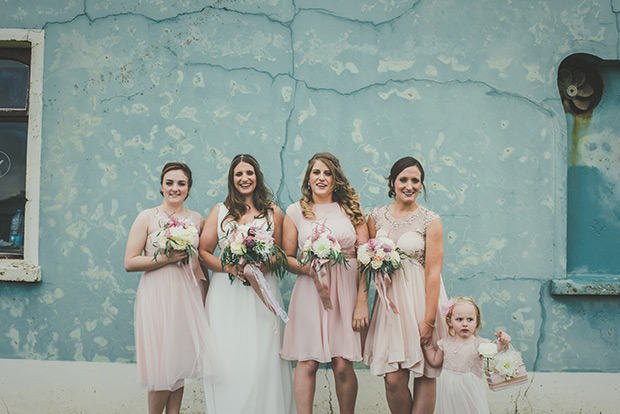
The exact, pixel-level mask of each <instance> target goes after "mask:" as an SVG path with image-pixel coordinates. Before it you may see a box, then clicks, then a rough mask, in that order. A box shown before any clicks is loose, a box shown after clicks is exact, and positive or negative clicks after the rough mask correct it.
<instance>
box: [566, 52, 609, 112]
mask: <svg viewBox="0 0 620 414" xmlns="http://www.w3.org/2000/svg"><path fill="white" fill-rule="evenodd" d="M558 90H559V92H560V96H561V98H562V105H563V106H564V112H566V113H570V114H573V115H582V114H586V113H589V112H592V110H593V109H594V108H595V107H596V105H598V103H599V102H600V101H601V97H602V96H603V79H602V77H601V74H600V73H599V71H598V68H597V65H596V62H595V61H594V60H593V59H587V58H584V57H581V56H579V55H573V56H569V57H567V58H566V59H565V60H564V61H563V62H562V63H561V64H560V68H559V70H558Z"/></svg>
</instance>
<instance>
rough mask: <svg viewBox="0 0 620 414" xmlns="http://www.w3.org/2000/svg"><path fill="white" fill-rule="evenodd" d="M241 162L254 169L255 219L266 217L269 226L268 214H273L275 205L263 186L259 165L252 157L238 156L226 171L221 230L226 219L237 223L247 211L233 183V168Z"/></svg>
mask: <svg viewBox="0 0 620 414" xmlns="http://www.w3.org/2000/svg"><path fill="white" fill-rule="evenodd" d="M242 162H245V163H248V164H250V165H251V166H252V168H254V175H255V176H256V187H255V188H254V192H253V193H252V203H254V207H255V208H256V210H258V215H257V216H256V217H255V218H262V217H266V218H267V223H268V224H269V225H271V221H270V218H269V213H270V212H271V213H273V204H275V201H274V197H273V194H272V193H271V190H269V188H268V187H267V186H266V185H265V178H264V176H263V172H262V171H261V170H260V165H259V164H258V161H256V159H255V158H254V157H253V156H251V155H249V154H238V155H236V156H235V158H233V160H232V161H231V163H230V168H229V169H228V195H227V196H226V200H225V201H224V205H225V206H226V208H227V209H228V213H226V216H225V217H224V220H222V224H221V226H222V230H224V227H223V225H224V222H225V221H226V220H227V219H232V220H234V221H239V219H241V217H243V215H244V214H245V212H246V211H247V209H248V207H247V206H246V204H245V199H244V198H243V196H242V195H241V194H240V193H239V191H238V190H237V187H235V181H234V178H235V177H234V176H235V168H236V167H237V165H239V164H240V163H242Z"/></svg>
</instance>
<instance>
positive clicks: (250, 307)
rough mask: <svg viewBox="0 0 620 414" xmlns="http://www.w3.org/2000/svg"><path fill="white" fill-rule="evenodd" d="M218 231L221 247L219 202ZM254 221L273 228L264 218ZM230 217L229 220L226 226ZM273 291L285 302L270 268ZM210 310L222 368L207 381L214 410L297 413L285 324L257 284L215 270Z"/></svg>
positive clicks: (213, 413) (221, 413)
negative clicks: (286, 358) (286, 357)
mask: <svg viewBox="0 0 620 414" xmlns="http://www.w3.org/2000/svg"><path fill="white" fill-rule="evenodd" d="M218 206H219V214H218V223H217V231H218V238H219V240H220V242H219V244H218V245H219V248H220V251H221V250H222V249H223V248H224V245H223V243H222V242H223V241H224V239H223V238H224V236H225V234H226V231H223V230H222V227H221V223H222V220H223V219H224V217H225V216H226V213H227V212H228V209H227V208H226V206H224V204H221V203H220V204H218ZM251 224H252V225H255V226H262V227H263V228H264V229H267V228H268V223H267V220H266V219H265V218H260V219H255V220H254V221H253V222H252V223H251ZM230 227H231V222H230V221H227V222H226V223H225V224H224V229H225V230H226V229H228V228H230ZM265 279H266V280H267V282H268V283H269V285H270V288H271V291H272V293H273V295H274V296H275V297H276V299H277V300H278V301H279V302H280V305H282V297H281V295H280V289H279V287H278V281H277V279H276V276H275V275H274V274H272V273H265ZM206 314H207V318H208V322H209V325H210V327H211V330H212V332H213V335H214V341H215V345H216V350H217V355H218V358H219V360H218V367H219V368H220V370H221V372H220V373H219V375H218V380H217V381H214V382H212V383H205V398H206V406H207V413H209V414H246V413H282V414H289V413H295V402H294V400H293V389H292V372H291V364H290V362H288V361H284V360H283V359H282V358H280V354H279V351H280V347H281V346H282V332H283V323H282V320H281V319H280V317H278V316H276V315H274V314H273V313H272V312H271V311H269V309H267V307H266V306H265V304H264V303H263V302H262V301H261V300H260V298H259V297H258V296H257V295H256V293H255V292H254V290H253V289H252V287H250V286H244V285H243V284H242V283H241V282H240V281H239V280H237V279H235V280H234V282H233V283H232V284H231V283H230V280H229V279H228V273H222V272H213V274H212V277H211V283H210V285H209V291H208V293H207V300H206Z"/></svg>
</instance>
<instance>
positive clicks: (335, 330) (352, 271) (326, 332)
mask: <svg viewBox="0 0 620 414" xmlns="http://www.w3.org/2000/svg"><path fill="white" fill-rule="evenodd" d="M313 209H314V213H315V215H316V219H307V218H305V217H304V216H303V214H302V210H301V206H300V204H299V202H297V203H295V204H292V205H291V206H289V208H288V209H287V210H286V215H287V216H289V217H290V218H291V220H292V221H293V223H294V224H295V227H296V228H297V232H298V237H297V248H298V249H299V250H301V249H302V247H303V245H304V243H305V241H306V240H307V239H308V237H309V236H310V234H311V231H312V225H313V222H314V223H321V224H323V223H324V224H325V226H327V228H328V229H330V230H331V234H332V236H334V237H335V238H336V240H338V242H339V243H340V246H341V247H342V254H343V255H346V256H348V257H349V263H348V265H347V267H346V268H345V266H344V265H336V266H332V267H331V275H330V276H328V277H329V278H330V280H329V283H328V286H329V295H330V298H331V301H332V305H333V309H332V310H329V311H326V310H325V309H324V308H323V304H322V302H321V299H320V297H319V294H318V292H317V290H316V287H315V286H314V282H313V280H312V277H311V276H309V275H303V274H302V275H298V277H297V281H296V282H295V286H294V287H293V293H292V295H291V301H290V304H289V309H288V315H289V318H290V321H289V322H288V323H287V324H286V328H285V330H284V346H283V347H282V351H281V352H280V354H281V355H282V358H284V359H288V360H292V361H309V360H312V361H318V362H331V360H332V358H334V357H342V358H344V359H347V360H349V361H361V359H362V353H361V342H360V334H359V332H355V331H354V330H353V327H352V324H353V311H354V309H355V303H356V301H357V277H358V275H357V260H356V259H355V241H356V233H355V228H354V227H353V224H351V221H350V220H349V216H347V214H346V213H345V211H344V210H343V209H342V208H341V207H340V205H338V203H330V204H315V205H314V207H313Z"/></svg>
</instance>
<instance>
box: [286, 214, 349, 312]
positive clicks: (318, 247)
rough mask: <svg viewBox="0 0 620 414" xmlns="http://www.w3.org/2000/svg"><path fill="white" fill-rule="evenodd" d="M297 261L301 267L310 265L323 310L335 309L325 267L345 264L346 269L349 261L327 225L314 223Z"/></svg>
mask: <svg viewBox="0 0 620 414" xmlns="http://www.w3.org/2000/svg"><path fill="white" fill-rule="evenodd" d="M297 261H298V262H299V264H300V265H301V266H306V265H307V264H308V263H310V266H311V268H312V274H311V276H312V278H313V280H314V285H315V287H316V289H317V292H318V293H319V296H320V298H321V301H322V302H323V308H324V309H325V310H329V309H333V306H332V303H331V299H330V297H329V283H328V282H327V280H326V279H327V273H328V272H327V270H326V269H325V268H324V267H325V265H326V264H327V265H329V266H334V265H337V264H344V265H345V267H346V265H347V263H348V259H347V257H346V256H344V255H343V254H342V248H341V246H340V243H338V240H336V238H335V237H334V236H332V235H331V234H330V230H329V229H328V228H327V227H326V226H325V224H321V223H313V226H312V233H311V234H310V237H308V239H307V240H306V241H305V243H304V246H303V248H302V249H301V252H300V253H299V254H298V256H297ZM329 266H328V268H329Z"/></svg>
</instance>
